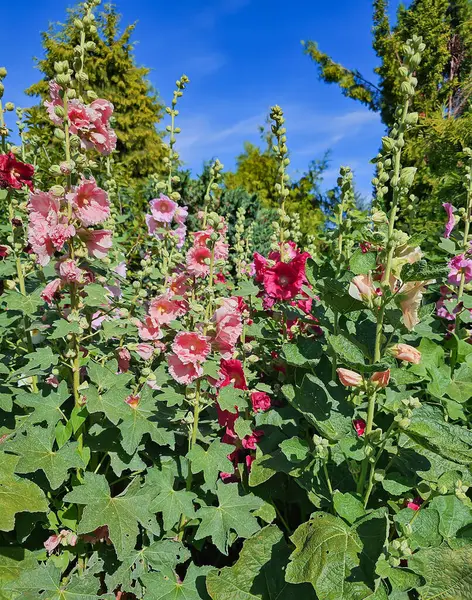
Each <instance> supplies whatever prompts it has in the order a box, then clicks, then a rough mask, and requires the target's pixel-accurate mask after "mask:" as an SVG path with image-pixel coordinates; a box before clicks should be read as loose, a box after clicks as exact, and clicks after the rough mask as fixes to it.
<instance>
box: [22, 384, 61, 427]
mask: <svg viewBox="0 0 472 600" xmlns="http://www.w3.org/2000/svg"><path fill="white" fill-rule="evenodd" d="M69 398H70V393H69V391H68V389H67V383H66V382H65V381H61V383H60V384H59V387H58V388H57V389H56V390H50V391H49V393H46V394H44V391H43V393H39V394H33V393H27V392H25V393H21V394H18V396H16V398H15V404H19V405H20V406H23V407H27V408H32V409H34V410H33V412H32V413H31V414H30V415H28V417H27V418H26V419H25V420H23V421H22V422H21V424H20V425H19V427H17V429H16V431H19V430H21V429H27V428H28V427H30V426H31V425H36V424H39V423H43V422H46V423H47V424H48V426H49V427H53V426H54V425H55V424H56V423H57V422H58V421H59V420H60V419H62V412H61V407H62V405H63V404H64V402H66V400H68V399H69Z"/></svg>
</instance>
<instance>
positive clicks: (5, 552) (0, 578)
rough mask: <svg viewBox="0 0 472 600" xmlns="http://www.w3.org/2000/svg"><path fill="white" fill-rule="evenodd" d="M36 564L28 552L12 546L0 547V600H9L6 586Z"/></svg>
mask: <svg viewBox="0 0 472 600" xmlns="http://www.w3.org/2000/svg"><path fill="white" fill-rule="evenodd" d="M37 564H38V563H37V561H36V559H35V558H34V554H33V553H32V552H30V551H29V550H25V549H24V548H18V547H13V546H4V547H3V548H2V547H0V600H11V594H10V592H9V591H8V590H7V589H6V587H7V584H8V583H10V582H12V581H16V580H17V579H19V577H20V575H21V572H22V571H25V570H29V569H33V568H34V567H36V565H37ZM7 594H8V595H7Z"/></svg>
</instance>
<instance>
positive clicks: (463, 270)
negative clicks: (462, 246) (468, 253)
mask: <svg viewBox="0 0 472 600" xmlns="http://www.w3.org/2000/svg"><path fill="white" fill-rule="evenodd" d="M448 267H449V276H448V278H447V281H448V283H451V284H453V285H460V282H461V279H462V274H464V279H465V283H469V282H470V281H472V260H471V259H470V258H465V256H464V255H463V254H459V255H458V256H454V258H452V259H451V260H450V261H449V263H448Z"/></svg>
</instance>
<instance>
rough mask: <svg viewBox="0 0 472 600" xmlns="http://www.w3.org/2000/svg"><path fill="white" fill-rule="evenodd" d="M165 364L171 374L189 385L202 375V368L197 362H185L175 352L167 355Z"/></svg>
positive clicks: (179, 381) (176, 379)
mask: <svg viewBox="0 0 472 600" xmlns="http://www.w3.org/2000/svg"><path fill="white" fill-rule="evenodd" d="M167 365H168V367H169V373H170V374H171V376H172V377H173V378H174V379H175V381H177V382H178V383H182V384H183V385H189V384H190V383H192V381H195V379H198V378H199V377H201V376H202V375H203V368H202V367H201V366H200V365H199V364H194V363H187V364H185V363H183V362H182V361H181V360H180V358H179V357H178V356H176V355H175V354H169V355H168V356H167Z"/></svg>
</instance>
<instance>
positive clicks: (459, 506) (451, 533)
mask: <svg viewBox="0 0 472 600" xmlns="http://www.w3.org/2000/svg"><path fill="white" fill-rule="evenodd" d="M432 509H436V510H437V512H438V513H439V533H440V534H441V535H442V536H443V537H444V538H445V540H446V541H447V542H448V544H449V545H450V546H452V547H454V543H455V541H456V540H455V538H456V536H457V532H458V531H459V530H460V529H462V528H464V527H466V526H468V525H470V524H472V509H470V508H469V507H468V506H466V505H465V504H464V503H463V502H461V501H460V500H459V498H457V496H455V495H452V494H450V495H448V496H437V497H436V498H433V499H432V500H431V502H430V503H429V506H428V510H432ZM425 512H426V511H425ZM424 545H425V546H426V544H424Z"/></svg>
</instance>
